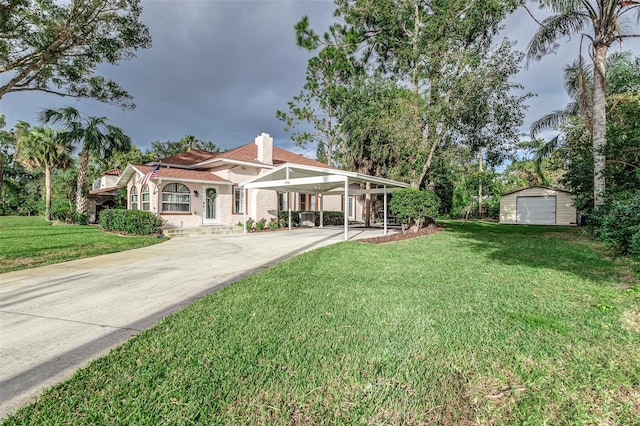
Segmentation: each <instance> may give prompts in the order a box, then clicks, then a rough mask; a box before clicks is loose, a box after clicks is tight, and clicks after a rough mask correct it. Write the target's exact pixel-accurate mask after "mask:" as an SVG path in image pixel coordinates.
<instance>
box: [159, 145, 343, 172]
mask: <svg viewBox="0 0 640 426" xmlns="http://www.w3.org/2000/svg"><path fill="white" fill-rule="evenodd" d="M212 160H218V161H221V160H231V161H242V162H247V163H255V164H256V165H261V166H263V165H267V164H264V163H261V162H259V161H258V146H257V145H256V144H255V143H253V142H252V143H248V144H246V145H242V146H239V147H238V148H234V149H230V150H229V151H224V152H216V153H211V156H210V157H209V158H206V159H204V160H202V161H199V162H198V163H200V164H198V165H199V166H205V164H203V163H208V162H210V161H212ZM164 161H165V160H163V162H164ZM285 163H294V164H302V165H305V166H314V167H324V168H330V169H333V167H331V166H328V165H326V164H324V163H321V162H320V161H317V160H312V159H310V158H307V157H304V156H302V155H299V154H294V153H293V152H291V151H287V150H286V149H282V148H278V147H276V146H274V147H273V166H279V165H282V164H285ZM194 165H195V164H194ZM268 166H269V167H271V164H268Z"/></svg>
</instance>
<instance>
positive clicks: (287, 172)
mask: <svg viewBox="0 0 640 426" xmlns="http://www.w3.org/2000/svg"><path fill="white" fill-rule="evenodd" d="M284 173H285V178H286V180H287V181H288V180H289V167H288V166H287V169H286V170H285V172H284ZM287 211H288V212H289V222H288V223H289V231H291V230H292V229H293V225H292V224H291V192H290V191H287Z"/></svg>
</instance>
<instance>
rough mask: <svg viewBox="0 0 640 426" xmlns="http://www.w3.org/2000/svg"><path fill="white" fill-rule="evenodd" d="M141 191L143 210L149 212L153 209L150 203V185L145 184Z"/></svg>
mask: <svg viewBox="0 0 640 426" xmlns="http://www.w3.org/2000/svg"><path fill="white" fill-rule="evenodd" d="M140 192H141V195H142V210H144V211H146V212H148V211H149V210H151V205H150V204H149V200H150V198H149V185H145V186H143V187H142V190H141V191H140Z"/></svg>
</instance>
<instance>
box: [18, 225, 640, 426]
mask: <svg viewBox="0 0 640 426" xmlns="http://www.w3.org/2000/svg"><path fill="white" fill-rule="evenodd" d="M579 232H580V230H579V229H576V228H573V229H572V228H551V227H520V226H503V225H497V224H474V223H467V224H466V225H464V226H460V225H459V224H455V223H451V224H450V226H449V227H448V229H447V230H446V231H445V232H441V233H439V234H436V235H431V236H426V237H421V238H416V239H412V240H407V241H402V242H398V243H392V244H386V245H377V246H376V245H367V244H363V243H358V242H346V243H340V244H336V245H333V246H329V247H325V248H322V249H319V250H315V251H313V252H309V253H306V254H303V255H301V256H297V257H295V258H293V259H291V260H289V261H286V262H283V263H281V264H279V265H276V266H274V267H272V268H270V269H268V270H266V271H264V272H263V273H260V274H257V275H254V276H252V277H250V278H248V279H245V280H243V281H240V282H237V283H235V284H234V285H231V286H229V287H226V288H225V289H223V290H221V291H220V292H218V293H215V294H212V295H210V296H208V297H206V298H204V299H201V300H200V301H198V302H196V303H195V304H193V305H191V306H190V307H188V308H186V309H184V310H182V311H180V312H178V313H176V314H174V315H172V316H170V317H167V318H165V319H164V320H163V321H162V322H161V323H159V324H158V325H157V326H155V327H153V328H152V329H149V330H147V331H145V332H143V333H141V334H140V335H138V336H136V337H135V338H133V339H131V340H129V341H128V342H127V343H125V344H124V345H122V346H120V347H118V348H116V349H114V350H112V351H111V352H110V353H109V354H108V355H107V356H105V357H103V358H101V359H98V360H96V361H95V362H93V363H91V364H90V365H89V366H88V367H87V368H85V369H82V370H80V371H78V372H77V373H76V375H75V376H74V377H73V378H71V379H70V380H68V381H66V382H64V383H62V384H60V385H58V386H55V387H53V388H52V389H50V390H48V391H46V392H45V393H44V395H43V396H42V397H41V399H40V400H39V401H38V402H37V403H35V404H32V405H29V406H27V407H25V408H23V409H21V410H20V411H19V412H18V413H16V414H15V415H14V416H12V417H10V418H9V419H8V420H7V422H6V424H7V425H13V424H69V425H70V424H159V425H160V424H162V425H174V424H175V425H180V424H429V423H436V424H534V425H538V424H554V425H556V424H620V425H622V424H624V425H628V424H638V423H639V420H638V419H640V356H639V352H638V348H640V317H639V314H638V312H639V311H640V287H639V286H638V277H637V273H636V272H633V269H630V267H631V268H634V267H635V268H637V266H638V265H637V264H627V265H623V266H621V265H620V264H618V263H615V262H614V260H611V259H608V258H606V257H603V254H602V253H601V251H600V249H599V247H598V246H597V245H594V244H593V243H591V242H589V241H587V240H585V239H583V238H582V236H581V235H580V233H579ZM616 262H617V261H616ZM630 271H631V272H630Z"/></svg>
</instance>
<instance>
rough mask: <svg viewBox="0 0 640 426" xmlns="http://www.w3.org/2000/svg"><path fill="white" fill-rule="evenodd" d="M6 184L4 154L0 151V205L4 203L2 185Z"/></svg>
mask: <svg viewBox="0 0 640 426" xmlns="http://www.w3.org/2000/svg"><path fill="white" fill-rule="evenodd" d="M3 186H4V154H3V153H1V152H0V206H2V205H4V197H3V196H2V187H3Z"/></svg>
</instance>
